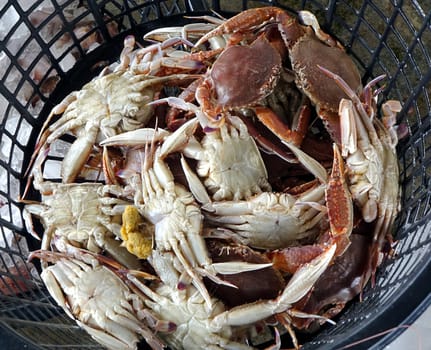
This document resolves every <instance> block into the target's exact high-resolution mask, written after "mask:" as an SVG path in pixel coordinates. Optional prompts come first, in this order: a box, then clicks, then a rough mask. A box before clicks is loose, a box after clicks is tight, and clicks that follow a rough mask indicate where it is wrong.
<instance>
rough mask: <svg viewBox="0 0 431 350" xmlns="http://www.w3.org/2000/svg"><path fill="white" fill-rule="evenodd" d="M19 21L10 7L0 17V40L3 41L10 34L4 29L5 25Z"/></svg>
mask: <svg viewBox="0 0 431 350" xmlns="http://www.w3.org/2000/svg"><path fill="white" fill-rule="evenodd" d="M18 19H19V15H18V12H17V11H16V9H15V8H14V7H13V6H10V7H9V8H8V9H7V10H6V11H5V12H4V14H3V16H1V17H0V28H1V30H0V40H2V41H3V40H5V38H6V36H7V35H9V34H10V31H9V30H7V28H6V27H5V26H6V24H9V23H16V22H17V21H18Z"/></svg>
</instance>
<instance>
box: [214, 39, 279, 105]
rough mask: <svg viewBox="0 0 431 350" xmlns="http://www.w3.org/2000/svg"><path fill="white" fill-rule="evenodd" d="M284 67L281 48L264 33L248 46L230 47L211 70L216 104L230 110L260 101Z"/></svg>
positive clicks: (273, 85)
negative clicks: (280, 52) (272, 42)
mask: <svg viewBox="0 0 431 350" xmlns="http://www.w3.org/2000/svg"><path fill="white" fill-rule="evenodd" d="M281 67H282V61H281V57H280V54H279V52H278V50H277V49H276V48H274V47H273V46H272V45H271V44H270V43H269V41H268V40H267V39H266V38H265V37H264V36H259V37H258V38H257V39H256V40H255V41H254V42H253V43H252V44H251V45H248V46H242V45H235V46H231V47H228V48H227V49H226V50H225V51H223V53H222V54H221V55H220V56H219V58H218V59H217V61H216V62H215V63H214V65H213V67H212V69H211V72H210V78H211V80H212V84H213V88H214V90H215V93H216V96H217V104H218V105H219V106H221V107H222V108H223V109H228V108H238V107H246V106H250V105H253V104H255V103H257V102H259V101H260V100H262V99H263V98H264V97H266V96H267V95H268V94H270V93H271V92H272V90H273V89H274V87H275V85H276V83H277V81H278V78H279V76H280V72H281Z"/></svg>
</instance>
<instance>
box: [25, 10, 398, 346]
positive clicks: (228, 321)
mask: <svg viewBox="0 0 431 350" xmlns="http://www.w3.org/2000/svg"><path fill="white" fill-rule="evenodd" d="M210 20H211V21H210V22H208V23H194V24H190V25H187V26H185V27H181V28H179V27H175V28H161V29H159V30H156V31H154V32H151V33H148V34H147V35H146V37H145V39H146V40H153V41H157V42H155V43H153V44H151V45H147V46H141V45H139V44H137V43H136V42H135V38H134V37H132V36H129V37H126V39H125V46H124V49H123V51H122V54H121V56H120V60H119V62H118V63H115V64H112V65H110V66H109V67H106V68H105V69H104V70H103V72H102V73H101V74H100V75H99V76H97V77H95V78H94V79H93V80H91V81H90V82H89V83H88V84H86V85H85V86H83V87H82V89H81V90H79V91H75V92H72V93H71V94H70V95H68V96H67V97H66V98H65V99H64V100H63V101H62V102H61V103H60V104H59V105H57V106H56V107H55V108H54V109H53V110H52V112H51V114H50V115H49V117H48V119H47V121H46V123H45V124H44V126H43V129H42V130H41V133H40V136H39V140H38V143H37V146H36V150H35V152H34V155H33V157H32V163H31V165H30V167H29V184H28V187H29V188H30V187H33V188H34V189H36V190H37V191H39V192H40V193H41V198H42V200H41V201H40V202H31V201H30V200H25V202H26V212H27V213H28V220H27V223H28V229H29V230H30V231H32V232H33V233H34V234H35V235H37V233H36V232H34V228H33V227H32V220H31V217H32V216H36V217H37V218H38V220H40V222H41V223H42V225H43V228H44V232H43V236H42V238H41V240H42V244H41V249H40V250H38V251H35V252H32V254H31V256H30V258H39V259H40V260H41V261H42V267H43V271H42V274H41V277H42V279H43V281H44V282H45V284H46V287H47V288H48V290H49V292H50V294H51V295H52V297H53V298H54V299H55V301H56V302H57V303H58V304H59V305H60V306H61V307H62V308H63V309H64V310H65V311H66V313H67V314H68V315H69V316H70V317H71V318H72V319H74V320H75V321H76V322H77V323H78V324H79V325H80V326H81V327H82V328H84V329H85V330H86V331H88V333H89V334H90V335H91V336H92V337H93V338H94V339H96V340H97V341H98V342H100V343H101V344H103V345H104V346H106V347H107V348H110V349H128V348H131V349H135V348H137V346H138V344H139V342H140V341H141V339H142V338H143V339H144V340H145V342H146V343H147V344H149V346H151V348H153V349H161V348H163V347H165V346H169V347H170V348H172V349H207V348H211V349H249V348H253V347H254V346H258V344H259V343H261V342H263V341H268V339H270V337H271V336H274V339H275V340H273V341H272V342H273V343H274V345H271V346H270V348H272V349H276V348H279V347H280V346H281V343H280V338H279V332H280V331H283V330H284V331H286V330H287V332H288V333H289V334H290V337H291V338H292V341H293V345H294V346H295V347H298V346H299V345H298V342H297V340H296V337H295V331H297V330H314V329H316V328H317V327H318V326H319V325H321V324H323V323H325V322H333V321H332V320H331V319H332V318H333V317H334V316H335V315H337V314H338V313H339V312H340V311H341V310H342V309H343V307H344V306H345V304H346V303H347V302H348V301H349V300H351V299H352V298H354V297H355V296H357V295H359V294H360V293H361V291H362V289H363V287H364V286H365V284H367V283H368V281H370V280H371V283H374V276H375V272H376V269H377V267H378V266H379V264H380V263H381V261H382V258H383V257H384V256H385V255H387V254H388V253H390V251H391V249H390V247H391V244H392V239H391V229H392V226H393V222H394V219H395V217H396V215H397V212H398V210H399V186H398V177H399V173H398V164H397V155H396V150H395V147H396V144H397V129H396V126H395V120H396V114H397V112H399V111H400V110H401V105H400V103H399V102H398V101H386V102H384V103H382V104H381V108H378V107H377V106H378V105H379V104H378V103H377V99H378V95H379V93H380V92H381V90H382V88H376V86H377V84H378V83H379V82H380V81H381V80H382V79H384V77H383V76H379V77H377V78H375V79H374V80H372V81H370V82H369V83H368V84H367V85H366V86H363V85H362V83H361V79H360V74H359V72H358V69H357V67H356V66H355V64H354V62H353V60H352V59H351V58H350V57H349V56H348V55H347V54H346V53H345V50H344V49H343V47H342V46H341V44H340V43H339V42H337V41H336V40H335V39H334V38H332V37H331V36H329V35H328V34H326V33H325V32H323V31H322V30H321V29H320V27H319V24H318V22H317V20H316V18H315V17H314V16H313V15H312V14H311V13H309V12H300V13H299V16H298V18H296V17H293V16H291V15H289V14H288V13H286V12H285V11H283V10H281V9H279V8H275V7H265V8H259V9H252V10H248V11H244V12H242V13H240V14H238V15H237V16H235V17H232V18H230V19H228V20H218V19H214V18H210ZM378 113H379V114H380V115H378ZM66 134H67V135H68V137H69V139H70V136H69V135H72V136H73V137H74V138H73V140H74V141H73V143H72V144H71V145H70V147H69V149H68V150H67V152H66V153H65V154H64V155H63V159H62V165H61V181H58V182H56V181H52V180H49V179H48V178H47V176H46V175H45V173H44V171H46V168H47V164H46V163H47V162H46V159H47V155H49V154H50V152H51V148H52V146H53V145H55V143H56V142H58V141H59V140H61V139H62V138H64V137H65V135H66ZM90 160H91V161H90ZM91 171H93V172H94V171H96V172H97V173H98V174H99V175H98V177H97V178H96V180H90V176H89V175H88V174H89V173H91Z"/></svg>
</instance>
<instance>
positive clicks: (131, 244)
mask: <svg viewBox="0 0 431 350" xmlns="http://www.w3.org/2000/svg"><path fill="white" fill-rule="evenodd" d="M153 233H154V227H153V226H152V225H151V224H148V223H146V222H145V221H144V219H143V218H142V217H141V215H140V214H139V212H138V210H137V209H136V207H134V206H133V205H128V206H127V207H126V208H125V209H124V212H123V225H122V226H121V238H122V239H123V243H122V244H121V245H122V246H124V247H126V249H127V250H128V251H129V252H130V253H132V254H134V255H136V256H137V257H138V258H139V259H147V258H148V257H149V256H150V254H151V250H152V248H153V239H152V237H153Z"/></svg>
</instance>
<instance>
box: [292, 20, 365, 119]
mask: <svg viewBox="0 0 431 350" xmlns="http://www.w3.org/2000/svg"><path fill="white" fill-rule="evenodd" d="M305 30H306V32H307V33H306V34H305V35H303V36H302V37H301V38H300V39H299V40H298V41H297V42H296V43H295V44H294V45H293V46H292V48H291V49H290V50H289V57H290V60H291V63H292V68H293V71H294V72H295V74H296V80H295V82H296V84H297V86H298V87H299V88H300V89H301V90H302V91H303V92H304V93H305V94H306V95H307V97H308V98H309V99H310V100H311V102H312V103H313V104H314V105H316V106H317V107H318V108H323V109H326V110H329V111H331V112H338V106H339V103H340V100H341V99H342V98H348V96H347V95H346V94H345V92H344V91H343V90H341V89H340V87H339V86H338V85H337V84H336V83H335V82H334V81H333V79H331V78H329V77H328V76H326V75H325V74H324V73H323V72H322V71H321V70H320V69H319V65H320V66H322V67H323V68H326V69H328V70H329V71H331V72H333V73H335V74H337V75H339V76H340V77H342V78H343V80H344V81H345V82H346V83H347V84H348V85H349V86H350V87H351V88H352V90H353V91H355V92H357V93H360V92H361V90H362V82H361V76H360V74H359V70H358V67H357V66H356V64H355V63H354V62H353V60H352V58H351V57H350V56H349V55H348V54H347V53H346V52H345V51H344V50H342V49H340V48H339V47H338V46H328V45H327V44H325V43H324V42H322V41H321V40H320V39H318V38H317V37H316V35H315V34H314V32H313V30H312V29H311V28H308V27H306V28H305Z"/></svg>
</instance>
